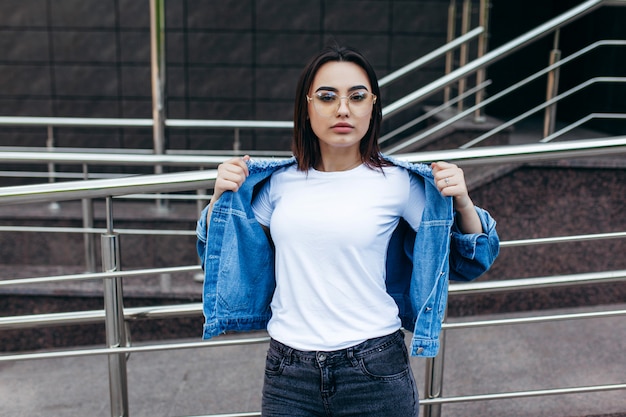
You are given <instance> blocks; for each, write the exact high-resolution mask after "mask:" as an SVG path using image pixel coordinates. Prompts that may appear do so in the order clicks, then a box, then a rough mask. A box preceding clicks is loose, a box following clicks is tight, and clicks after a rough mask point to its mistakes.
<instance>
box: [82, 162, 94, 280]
mask: <svg viewBox="0 0 626 417" xmlns="http://www.w3.org/2000/svg"><path fill="white" fill-rule="evenodd" d="M83 179H84V180H88V179H89V172H88V168H87V164H83ZM81 204H82V211H83V227H84V228H85V229H91V228H92V227H93V200H92V199H91V198H83V199H82V200H81ZM83 246H84V248H85V269H86V270H87V271H88V272H96V244H95V236H94V235H93V233H90V232H86V233H84V234H83Z"/></svg>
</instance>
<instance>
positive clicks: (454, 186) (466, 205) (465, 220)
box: [430, 161, 482, 233]
mask: <svg viewBox="0 0 626 417" xmlns="http://www.w3.org/2000/svg"><path fill="white" fill-rule="evenodd" d="M430 167H431V169H432V170H433V175H434V177H435V184H436V185H437V188H438V189H439V192H440V193H441V194H442V195H444V196H447V197H453V201H454V209H455V210H456V211H457V213H458V214H459V215H460V219H459V220H460V221H459V222H458V224H459V228H460V229H461V230H462V231H463V232H464V233H481V232H482V225H481V223H480V219H479V218H478V215H477V214H476V210H475V209H474V203H473V202H472V199H471V198H470V196H469V192H468V191H467V184H466V183H465V175H463V170H462V169H461V168H459V167H458V166H456V165H455V164H451V163H449V162H441V161H440V162H433V163H432V164H431V165H430Z"/></svg>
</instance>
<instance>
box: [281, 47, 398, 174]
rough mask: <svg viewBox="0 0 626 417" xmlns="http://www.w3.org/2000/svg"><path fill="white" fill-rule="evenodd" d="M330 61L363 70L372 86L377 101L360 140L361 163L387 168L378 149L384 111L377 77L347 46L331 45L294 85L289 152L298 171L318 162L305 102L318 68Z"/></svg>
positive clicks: (316, 147)
mask: <svg viewBox="0 0 626 417" xmlns="http://www.w3.org/2000/svg"><path fill="white" fill-rule="evenodd" d="M333 61H338V62H352V63H354V64H356V65H358V66H359V67H361V68H363V70H364V71H365V72H366V73H367V77H368V78H369V82H370V84H371V86H372V93H373V94H375V95H376V97H377V100H376V102H375V103H374V107H373V109H372V118H371V120H370V126H369V129H368V130H367V133H366V134H365V136H363V139H361V143H360V146H359V149H360V151H361V160H362V161H363V163H364V164H365V165H367V166H369V167H370V168H381V167H382V166H385V165H387V162H386V161H385V160H384V159H383V158H382V156H381V154H380V148H379V146H378V138H379V135H380V128H381V124H382V119H383V111H382V105H381V100H380V88H379V86H378V78H377V77H376V73H375V72H374V68H372V66H371V65H370V63H369V62H368V61H367V59H366V58H365V57H364V56H363V55H362V54H361V53H360V52H358V51H357V50H355V49H352V48H349V47H346V46H339V45H330V46H327V47H326V48H324V49H323V50H322V51H320V52H319V53H318V54H317V55H315V56H314V57H313V58H312V59H311V60H310V61H309V63H308V64H307V66H306V67H305V68H304V70H303V71H302V74H301V75H300V79H299V81H298V84H297V88H296V101H295V105H294V118H293V124H294V126H293V143H292V151H293V154H294V156H295V157H296V160H297V161H298V169H300V170H302V171H307V170H308V169H310V168H313V167H315V166H316V164H317V163H318V162H319V160H320V158H321V155H320V147H319V140H318V139H317V137H316V136H315V134H314V133H313V129H312V128H311V123H310V121H309V117H308V102H307V99H306V96H307V94H308V93H309V89H310V88H311V84H312V83H313V79H314V78H315V75H316V74H317V71H318V70H319V69H320V67H321V66H322V65H324V64H325V63H327V62H333Z"/></svg>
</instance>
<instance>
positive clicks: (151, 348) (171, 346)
mask: <svg viewBox="0 0 626 417" xmlns="http://www.w3.org/2000/svg"><path fill="white" fill-rule="evenodd" d="M269 341H270V338H269V336H263V337H251V338H247V339H215V340H208V341H201V342H181V343H168V344H160V345H147V346H132V347H116V348H96V349H81V350H66V351H54V352H36V353H21V354H17V355H0V363H1V362H14V361H26V360H36V359H58V358H78V357H85V356H101V355H111V354H133V353H144V352H162V351H166V350H179V349H200V348H215V347H226V346H242V345H252V344H261V343H268V342H269Z"/></svg>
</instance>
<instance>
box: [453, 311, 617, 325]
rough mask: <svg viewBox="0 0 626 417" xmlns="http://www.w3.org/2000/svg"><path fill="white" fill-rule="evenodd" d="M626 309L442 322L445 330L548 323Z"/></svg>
mask: <svg viewBox="0 0 626 417" xmlns="http://www.w3.org/2000/svg"><path fill="white" fill-rule="evenodd" d="M625 315H626V310H611V311H592V312H587V313H569V314H556V315H550V316H537V317H515V318H507V319H495V320H480V321H468V322H454V323H449V322H445V323H443V324H442V328H443V329H445V330H458V329H475V328H478V327H492V326H509V325H516V324H536V323H547V322H553V321H565V320H580V319H598V318H607V317H619V316H625Z"/></svg>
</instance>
